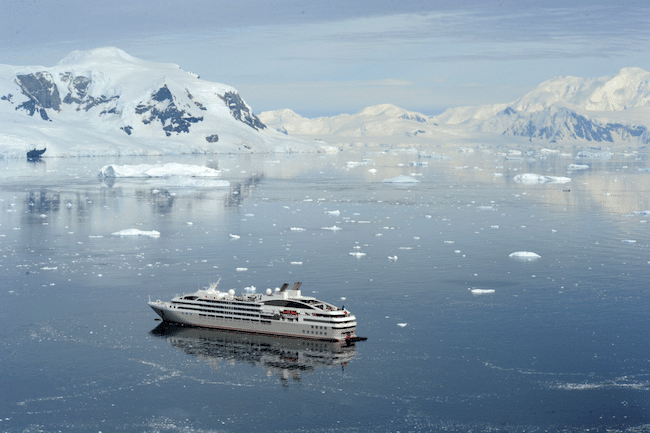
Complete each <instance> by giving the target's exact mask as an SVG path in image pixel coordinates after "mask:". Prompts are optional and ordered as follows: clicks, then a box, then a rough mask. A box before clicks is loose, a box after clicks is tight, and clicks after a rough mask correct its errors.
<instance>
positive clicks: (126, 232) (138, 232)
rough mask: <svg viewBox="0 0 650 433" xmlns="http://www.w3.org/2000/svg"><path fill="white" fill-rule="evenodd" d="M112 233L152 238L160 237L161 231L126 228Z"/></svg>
mask: <svg viewBox="0 0 650 433" xmlns="http://www.w3.org/2000/svg"><path fill="white" fill-rule="evenodd" d="M111 234H112V235H113V236H149V237H152V238H159V237H160V232H157V231H156V230H151V231H145V230H138V229H126V230H120V231H119V232H114V233H111Z"/></svg>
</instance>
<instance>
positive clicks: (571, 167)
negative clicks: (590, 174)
mask: <svg viewBox="0 0 650 433" xmlns="http://www.w3.org/2000/svg"><path fill="white" fill-rule="evenodd" d="M588 168H589V166H588V165H587V164H569V165H568V166H567V170H587V169H588Z"/></svg>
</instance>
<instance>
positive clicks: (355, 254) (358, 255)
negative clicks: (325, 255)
mask: <svg viewBox="0 0 650 433" xmlns="http://www.w3.org/2000/svg"><path fill="white" fill-rule="evenodd" d="M348 254H350V255H351V256H354V257H357V258H359V257H363V256H365V255H366V253H359V252H354V253H348Z"/></svg>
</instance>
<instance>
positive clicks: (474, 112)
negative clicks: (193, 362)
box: [436, 68, 650, 144]
mask: <svg viewBox="0 0 650 433" xmlns="http://www.w3.org/2000/svg"><path fill="white" fill-rule="evenodd" d="M436 120H437V121H438V122H439V123H440V124H446V125H461V124H464V125H465V126H466V127H468V128H469V129H475V130H477V131H480V132H491V133H496V134H503V135H512V136H521V137H526V138H528V139H530V140H531V141H546V142H561V141H585V142H603V143H615V142H632V143H633V142H638V143H640V144H647V143H650V133H649V129H650V73H649V72H647V71H645V70H643V69H640V68H624V69H621V70H620V71H619V72H618V73H617V74H614V75H611V76H606V77H600V78H577V77H562V78H555V79H552V80H549V81H546V82H544V83H542V84H540V85H539V86H538V87H537V88H536V89H534V90H533V91H531V92H529V93H527V94H526V95H524V96H523V97H521V98H520V99H518V100H516V101H513V102H512V103H510V104H500V105H492V106H488V107H463V108H454V109H450V110H447V111H446V112H445V113H443V114H441V115H440V116H438V117H437V118H436Z"/></svg>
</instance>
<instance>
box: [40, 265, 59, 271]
mask: <svg viewBox="0 0 650 433" xmlns="http://www.w3.org/2000/svg"><path fill="white" fill-rule="evenodd" d="M57 269H59V267H58V266H54V267H49V266H45V267H44V268H41V270H42V271H56V270H57Z"/></svg>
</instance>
